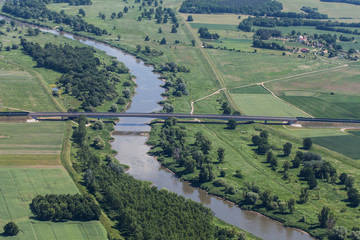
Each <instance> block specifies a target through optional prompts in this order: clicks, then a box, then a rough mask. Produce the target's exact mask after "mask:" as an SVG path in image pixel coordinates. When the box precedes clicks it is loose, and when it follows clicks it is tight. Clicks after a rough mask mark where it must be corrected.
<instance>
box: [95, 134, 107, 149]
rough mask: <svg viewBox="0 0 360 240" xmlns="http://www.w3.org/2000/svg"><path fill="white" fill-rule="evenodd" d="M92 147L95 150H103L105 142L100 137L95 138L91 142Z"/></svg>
mask: <svg viewBox="0 0 360 240" xmlns="http://www.w3.org/2000/svg"><path fill="white" fill-rule="evenodd" d="M93 146H94V148H96V149H103V148H104V147H105V142H104V140H102V139H101V137H100V136H96V137H95V138H94V140H93Z"/></svg>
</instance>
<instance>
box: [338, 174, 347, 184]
mask: <svg viewBox="0 0 360 240" xmlns="http://www.w3.org/2000/svg"><path fill="white" fill-rule="evenodd" d="M347 178H348V175H347V174H346V173H342V174H340V177H339V180H340V183H341V184H345V182H346V179H347Z"/></svg>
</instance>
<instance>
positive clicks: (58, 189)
mask: <svg viewBox="0 0 360 240" xmlns="http://www.w3.org/2000/svg"><path fill="white" fill-rule="evenodd" d="M0 182H1V186H0V206H1V207H0V227H1V228H2V227H3V226H4V225H5V224H6V223H7V222H8V221H10V220H11V221H14V222H15V223H16V224H18V226H19V228H20V233H19V234H18V235H17V236H15V237H6V238H2V237H0V239H19V240H20V239H24V240H25V239H26V240H28V239H44V240H45V239H46V240H47V239H49V240H51V239H74V240H76V239H89V240H90V239H91V240H95V239H99V240H100V239H106V232H105V229H104V228H103V227H102V226H101V224H100V222H98V221H92V222H56V223H55V222H43V221H36V220H34V219H32V213H31V210H30V206H29V204H30V203H31V201H32V199H33V198H34V197H35V196H36V195H38V194H40V195H45V194H75V193H78V192H79V191H78V189H77V188H76V186H75V184H74V183H73V182H72V180H71V178H70V177H69V175H68V173H67V172H66V171H65V170H64V169H63V168H2V167H1V168H0Z"/></svg>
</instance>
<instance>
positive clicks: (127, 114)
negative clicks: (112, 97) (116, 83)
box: [0, 112, 360, 124]
mask: <svg viewBox="0 0 360 240" xmlns="http://www.w3.org/2000/svg"><path fill="white" fill-rule="evenodd" d="M1 116H3V117H16V116H26V117H32V118H34V119H37V118H61V119H64V118H76V117H80V116H86V117H89V118H98V119H100V118H118V117H136V118H154V119H156V118H160V119H166V118H170V117H175V118H180V119H186V118H190V119H191V118H192V119H194V118H197V119H213V120H229V119H234V120H236V121H264V122H265V123H267V122H268V121H269V122H282V123H283V122H286V123H287V124H292V123H295V122H297V121H302V122H328V123H360V119H334V118H304V117H273V116H244V115H220V114H184V113H131V112H0V117H1Z"/></svg>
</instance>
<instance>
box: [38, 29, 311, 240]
mask: <svg viewBox="0 0 360 240" xmlns="http://www.w3.org/2000/svg"><path fill="white" fill-rule="evenodd" d="M42 31H45V32H50V33H53V34H56V35H59V34H60V33H59V32H57V31H54V30H49V29H42ZM61 35H63V36H65V37H67V38H70V39H74V40H78V41H81V42H82V43H84V44H86V45H88V46H92V47H94V48H96V49H99V50H101V51H104V52H105V53H106V54H107V55H110V56H113V57H116V58H117V60H119V61H121V62H123V63H124V64H125V65H126V66H127V67H128V68H129V69H130V72H131V73H132V74H133V75H134V76H135V77H136V83H137V85H138V87H137V88H136V95H135V96H134V97H133V99H132V104H131V106H130V108H129V109H128V110H127V112H153V111H158V110H160V109H161V106H159V105H158V104H157V103H158V102H159V101H161V100H163V98H162V97H161V93H163V92H164V89H163V88H161V87H160V85H161V84H163V82H162V81H161V80H160V79H159V75H158V74H156V73H154V72H153V67H152V66H147V65H145V64H144V62H143V61H141V60H139V59H137V58H135V57H134V56H132V55H129V54H126V53H124V52H122V51H121V50H119V49H116V48H113V47H110V46H108V45H106V44H104V43H101V42H96V41H93V40H89V39H86V38H83V37H77V36H74V35H72V34H68V33H61ZM150 121H151V119H145V118H123V119H121V120H120V121H119V122H118V123H117V124H116V126H115V131H116V134H115V135H113V137H114V139H115V141H114V142H112V147H113V149H115V150H116V151H118V153H119V154H118V155H117V156H116V158H117V159H118V160H119V162H120V163H123V164H126V165H128V166H129V167H130V169H129V171H128V173H129V174H130V175H132V176H134V177H135V178H136V179H140V180H144V181H150V182H152V183H153V185H155V186H157V187H158V188H167V189H168V190H170V191H173V192H175V193H177V194H179V195H181V196H184V197H185V198H190V199H192V200H194V201H196V202H200V203H202V204H204V205H205V206H207V207H209V208H210V209H211V210H212V211H213V212H214V214H215V216H216V217H218V218H220V219H221V220H223V221H225V222H227V223H230V224H232V225H234V226H237V227H239V228H242V229H244V230H246V231H248V232H250V233H252V234H254V235H255V236H258V237H261V238H263V239H265V240H282V239H287V240H310V239H313V238H312V237H311V236H309V235H308V234H306V233H303V232H301V231H299V230H296V229H293V228H288V227H284V226H283V225H282V224H281V223H279V222H277V221H273V220H271V219H269V218H267V217H265V216H263V215H261V214H258V213H255V212H252V211H246V210H242V209H240V208H239V207H237V206H235V205H234V204H232V203H230V202H228V201H224V200H222V199H219V198H217V197H214V196H211V195H209V194H207V192H205V191H204V190H202V189H199V188H194V187H192V186H191V185H190V184H189V183H187V182H183V181H180V180H179V179H178V178H177V177H176V176H175V175H174V174H172V173H171V172H170V171H168V170H167V169H165V168H163V167H161V166H160V164H159V163H158V162H157V161H156V159H154V158H153V157H151V156H149V155H148V154H147V152H148V151H149V150H150V147H149V146H147V145H146V144H145V143H146V141H147V139H148V137H147V136H146V135H144V134H143V133H145V132H149V131H150V127H149V126H148V125H147V124H146V123H148V122H150Z"/></svg>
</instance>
